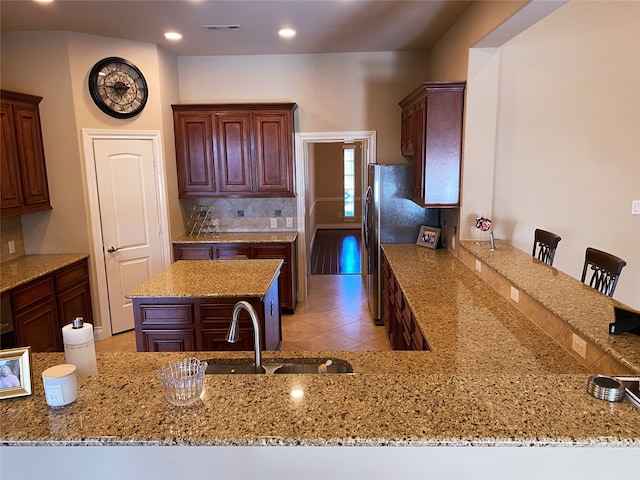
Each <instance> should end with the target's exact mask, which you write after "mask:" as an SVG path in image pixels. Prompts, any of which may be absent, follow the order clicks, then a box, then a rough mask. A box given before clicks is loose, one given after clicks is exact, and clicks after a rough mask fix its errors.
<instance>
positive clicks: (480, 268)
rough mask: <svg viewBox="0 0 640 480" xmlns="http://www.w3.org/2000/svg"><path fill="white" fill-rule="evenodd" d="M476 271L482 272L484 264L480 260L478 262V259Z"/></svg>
mask: <svg viewBox="0 0 640 480" xmlns="http://www.w3.org/2000/svg"><path fill="white" fill-rule="evenodd" d="M476 270H477V271H479V272H481V271H482V262H481V261H480V260H478V259H477V258H476Z"/></svg>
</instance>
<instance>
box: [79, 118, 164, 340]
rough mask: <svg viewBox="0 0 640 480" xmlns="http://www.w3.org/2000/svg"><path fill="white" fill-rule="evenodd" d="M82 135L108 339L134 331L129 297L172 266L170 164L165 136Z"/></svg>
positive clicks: (95, 264)
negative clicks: (164, 148) (165, 154)
mask: <svg viewBox="0 0 640 480" xmlns="http://www.w3.org/2000/svg"><path fill="white" fill-rule="evenodd" d="M82 133H83V145H84V152H85V167H86V174H87V189H88V193H89V209H90V221H91V231H92V237H93V255H92V256H91V257H90V261H91V262H92V264H93V265H92V266H93V268H94V269H95V272H96V278H97V282H96V283H97V284H96V285H94V291H95V290H97V298H98V303H99V312H100V313H99V315H100V318H101V321H102V322H101V326H99V327H98V328H97V330H98V332H97V334H98V337H99V338H103V337H105V336H109V335H111V334H115V333H120V332H123V331H127V330H131V329H133V328H134V324H133V310H132V306H131V302H130V301H129V299H127V298H126V294H127V293H128V292H129V291H131V290H132V289H133V288H135V287H137V286H138V285H140V284H141V283H143V282H145V281H146V280H148V279H149V278H151V277H152V276H153V275H156V274H158V273H160V272H161V271H162V270H164V269H165V268H166V267H167V266H168V265H169V263H170V253H169V234H168V215H167V207H166V199H165V198H164V192H165V187H164V182H165V180H164V162H163V159H162V154H161V148H160V145H161V143H160V132H136V131H133V132H122V131H103V130H83V131H82ZM96 287H97V288H96ZM94 296H95V293H94Z"/></svg>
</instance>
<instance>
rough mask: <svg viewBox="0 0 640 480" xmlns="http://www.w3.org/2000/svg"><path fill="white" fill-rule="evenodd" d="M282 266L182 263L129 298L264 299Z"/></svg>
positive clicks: (265, 261)
mask: <svg viewBox="0 0 640 480" xmlns="http://www.w3.org/2000/svg"><path fill="white" fill-rule="evenodd" d="M282 263H283V262H282V260H278V259H260V260H234V261H228V260H180V261H178V262H174V263H172V264H171V265H170V266H169V267H168V268H167V269H165V270H164V271H163V272H161V273H159V274H158V275H156V276H154V277H152V278H150V279H149V280H147V281H146V282H145V283H143V284H142V285H140V286H138V287H136V288H135V289H134V290H133V291H131V292H129V293H128V294H127V295H126V297H127V298H150V297H151V298H160V297H193V298H222V297H226V298H228V297H264V296H265V295H266V293H267V292H268V290H269V287H270V286H271V284H272V283H273V281H274V280H275V279H276V278H277V277H278V274H279V272H280V267H281V266H282Z"/></svg>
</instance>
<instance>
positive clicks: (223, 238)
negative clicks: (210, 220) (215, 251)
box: [173, 232, 298, 243]
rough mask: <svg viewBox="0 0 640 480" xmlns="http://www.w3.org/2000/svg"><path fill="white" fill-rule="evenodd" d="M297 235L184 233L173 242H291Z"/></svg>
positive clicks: (288, 233)
mask: <svg viewBox="0 0 640 480" xmlns="http://www.w3.org/2000/svg"><path fill="white" fill-rule="evenodd" d="M297 237H298V233H297V232H222V233H219V234H217V235H200V236H199V237H191V236H189V235H183V236H181V237H179V238H177V239H175V240H174V241H173V243H203V242H204V243H291V242H293V241H295V239H296V238H297Z"/></svg>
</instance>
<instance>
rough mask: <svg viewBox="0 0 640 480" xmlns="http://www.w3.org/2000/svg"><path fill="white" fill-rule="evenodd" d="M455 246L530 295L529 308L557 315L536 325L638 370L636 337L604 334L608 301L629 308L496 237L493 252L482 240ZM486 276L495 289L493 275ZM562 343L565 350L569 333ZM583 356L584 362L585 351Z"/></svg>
mask: <svg viewBox="0 0 640 480" xmlns="http://www.w3.org/2000/svg"><path fill="white" fill-rule="evenodd" d="M458 245H459V246H458V251H459V252H458V254H459V255H462V256H464V255H465V252H469V253H470V254H471V255H472V256H473V257H474V258H477V259H478V260H480V261H481V262H483V263H484V264H485V265H486V266H488V267H490V268H491V269H493V270H495V271H496V272H497V274H498V275H499V276H500V277H501V278H503V279H505V280H506V281H508V282H509V283H510V284H512V285H513V286H514V287H515V288H516V289H518V290H519V291H520V292H522V294H524V295H522V296H526V297H527V298H530V299H533V302H532V303H534V305H533V308H535V306H536V305H535V303H537V304H540V305H541V306H542V307H544V309H545V310H547V311H548V312H550V314H552V315H553V316H554V317H555V318H556V319H558V320H559V321H558V322H556V324H555V325H548V324H543V323H541V324H540V326H541V327H542V328H544V329H545V330H555V331H560V330H565V329H569V330H570V332H576V333H577V334H578V335H579V336H580V337H582V338H584V339H585V340H588V341H589V342H590V343H592V344H593V345H594V346H596V347H597V348H598V349H599V350H601V351H602V352H605V353H606V354H607V355H610V356H611V357H612V358H613V359H615V360H616V361H617V362H619V364H620V365H621V366H623V367H625V368H626V369H628V371H629V373H631V372H635V374H637V375H640V336H638V335H634V334H631V333H624V334H622V335H610V334H609V330H608V329H609V323H611V322H613V321H615V316H614V310H613V307H614V306H617V307H621V308H625V309H627V310H632V311H633V309H631V308H630V307H628V306H626V305H624V304H622V303H620V302H618V301H617V300H615V299H614V298H611V297H608V296H606V295H604V294H602V293H600V292H598V291H597V290H595V289H594V288H592V287H590V286H589V285H585V284H584V283H582V282H581V281H579V280H577V279H575V278H573V277H571V276H569V275H567V274H565V273H563V272H561V271H559V270H557V269H556V268H553V267H550V266H548V265H546V264H545V263H543V262H540V261H538V260H537V259H535V258H534V257H533V256H531V254H527V253H525V252H523V251H522V250H519V249H517V248H515V247H513V246H511V245H509V244H507V243H505V242H502V241H497V242H496V250H495V251H493V252H492V251H491V250H490V249H489V247H488V245H487V242H483V243H482V244H481V245H477V244H476V243H475V242H473V241H462V242H458ZM492 281H493V282H494V283H496V286H497V288H500V287H499V286H498V282H499V280H498V279H495V278H494V279H493V280H492ZM504 295H505V296H507V295H508V293H506V292H505V293H504ZM525 300H526V299H525ZM521 303H524V302H522V301H521ZM525 308H526V307H525ZM554 335H555V334H554ZM560 336H561V333H560V332H559V333H558V337H560ZM557 340H558V341H560V340H561V339H560V338H558V339H557ZM564 342H565V344H566V348H567V349H568V350H570V349H571V338H570V336H569V338H565V339H564ZM588 353H589V352H588ZM586 360H587V363H589V360H590V359H589V356H587V359H586ZM596 368H597V367H596ZM597 373H605V372H602V371H597Z"/></svg>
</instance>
